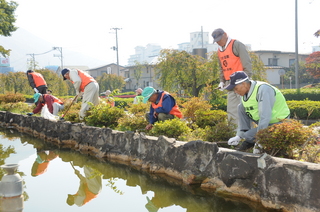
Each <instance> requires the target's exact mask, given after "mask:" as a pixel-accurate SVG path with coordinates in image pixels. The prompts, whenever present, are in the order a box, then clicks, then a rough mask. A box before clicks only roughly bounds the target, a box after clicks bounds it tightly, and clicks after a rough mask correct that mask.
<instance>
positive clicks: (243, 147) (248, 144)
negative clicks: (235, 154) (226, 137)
mask: <svg viewBox="0 0 320 212" xmlns="http://www.w3.org/2000/svg"><path fill="white" fill-rule="evenodd" d="M251 147H254V143H251V142H248V141H244V142H242V144H241V146H240V147H239V148H238V149H237V150H239V151H245V150H247V149H250V148H251Z"/></svg>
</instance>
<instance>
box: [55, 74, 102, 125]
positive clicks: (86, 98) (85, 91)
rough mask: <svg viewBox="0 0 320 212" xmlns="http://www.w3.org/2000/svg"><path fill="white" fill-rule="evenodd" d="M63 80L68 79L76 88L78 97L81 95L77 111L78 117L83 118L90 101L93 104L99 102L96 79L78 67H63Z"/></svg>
mask: <svg viewBox="0 0 320 212" xmlns="http://www.w3.org/2000/svg"><path fill="white" fill-rule="evenodd" d="M61 74H62V76H63V80H66V79H68V80H70V81H71V82H72V83H73V86H74V88H75V89H76V94H77V96H78V97H80V96H81V95H82V105H81V108H80V112H79V119H80V120H83V118H84V117H85V115H86V111H87V110H89V108H90V105H89V104H88V102H91V103H92V104H94V105H98V104H99V84H98V83H97V81H96V80H95V79H94V78H93V77H91V76H90V75H89V74H87V73H86V72H84V71H81V70H78V69H69V68H65V69H63V70H62V71H61Z"/></svg>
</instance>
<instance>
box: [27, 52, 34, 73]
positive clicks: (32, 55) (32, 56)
mask: <svg viewBox="0 0 320 212" xmlns="http://www.w3.org/2000/svg"><path fill="white" fill-rule="evenodd" d="M27 55H29V56H31V58H32V66H33V70H35V69H36V59H35V57H34V54H27Z"/></svg>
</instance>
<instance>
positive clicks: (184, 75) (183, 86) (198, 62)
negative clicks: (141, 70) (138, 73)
mask: <svg viewBox="0 0 320 212" xmlns="http://www.w3.org/2000/svg"><path fill="white" fill-rule="evenodd" d="M158 60H159V63H158V64H157V65H156V66H155V71H156V74H157V75H158V76H159V80H160V86H161V87H163V89H165V90H167V91H169V92H180V91H181V90H183V91H184V92H185V93H186V94H188V95H190V96H196V97H198V96H199V93H200V91H201V89H203V88H204V87H205V86H206V84H208V83H209V84H210V83H212V82H214V81H216V80H217V78H216V77H215V76H218V75H217V70H216V69H214V68H212V66H213V65H214V64H215V62H211V63H207V60H206V59H204V58H202V57H200V56H198V55H190V54H189V53H187V52H186V51H178V50H173V49H163V50H161V52H160V56H159V59H158Z"/></svg>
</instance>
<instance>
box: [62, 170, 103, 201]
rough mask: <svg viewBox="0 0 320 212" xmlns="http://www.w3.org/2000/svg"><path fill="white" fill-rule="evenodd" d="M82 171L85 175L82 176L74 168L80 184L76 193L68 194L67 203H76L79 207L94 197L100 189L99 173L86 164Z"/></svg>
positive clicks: (100, 178) (100, 179)
mask: <svg viewBox="0 0 320 212" xmlns="http://www.w3.org/2000/svg"><path fill="white" fill-rule="evenodd" d="M72 167H73V166H72ZM73 168H74V167H73ZM83 171H84V174H85V177H84V176H82V175H81V174H80V172H79V171H78V170H76V169H75V168H74V173H75V174H76V175H77V176H78V177H79V179H80V186H79V189H78V192H77V193H76V194H68V198H67V204H68V205H70V206H71V205H74V204H76V205H77V206H79V207H80V206H83V205H85V204H86V203H88V202H89V201H91V200H92V199H94V198H96V197H97V195H98V194H99V193H100V191H101V188H102V177H101V173H99V172H98V171H96V170H94V169H92V168H90V167H88V166H84V167H83Z"/></svg>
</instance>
